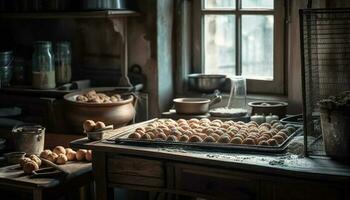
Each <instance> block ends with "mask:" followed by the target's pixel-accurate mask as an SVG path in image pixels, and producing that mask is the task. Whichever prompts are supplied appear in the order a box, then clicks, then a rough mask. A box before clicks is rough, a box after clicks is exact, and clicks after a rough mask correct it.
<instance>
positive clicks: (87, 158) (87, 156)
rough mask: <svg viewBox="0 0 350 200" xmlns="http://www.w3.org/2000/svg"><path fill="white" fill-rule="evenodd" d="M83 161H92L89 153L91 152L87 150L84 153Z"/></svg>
mask: <svg viewBox="0 0 350 200" xmlns="http://www.w3.org/2000/svg"><path fill="white" fill-rule="evenodd" d="M85 159H86V160H87V161H92V151H91V150H87V151H86V154H85Z"/></svg>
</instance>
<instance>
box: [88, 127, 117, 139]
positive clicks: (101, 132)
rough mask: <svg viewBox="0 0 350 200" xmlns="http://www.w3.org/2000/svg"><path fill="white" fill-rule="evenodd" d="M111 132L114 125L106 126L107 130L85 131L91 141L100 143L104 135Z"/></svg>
mask: <svg viewBox="0 0 350 200" xmlns="http://www.w3.org/2000/svg"><path fill="white" fill-rule="evenodd" d="M110 130H113V125H109V126H106V127H105V128H103V129H101V130H96V131H90V132H86V131H85V133H86V135H87V137H88V139H89V140H92V141H98V140H102V139H103V135H104V133H105V132H108V131H110Z"/></svg>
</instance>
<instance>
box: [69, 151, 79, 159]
mask: <svg viewBox="0 0 350 200" xmlns="http://www.w3.org/2000/svg"><path fill="white" fill-rule="evenodd" d="M76 154H77V152H75V151H74V150H71V151H67V159H68V160H69V161H72V160H75V159H76Z"/></svg>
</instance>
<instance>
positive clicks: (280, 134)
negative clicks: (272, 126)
mask: <svg viewBox="0 0 350 200" xmlns="http://www.w3.org/2000/svg"><path fill="white" fill-rule="evenodd" d="M277 135H279V136H282V137H283V139H284V140H286V139H287V138H288V135H287V134H286V133H283V132H278V133H277V134H276V135H275V136H277Z"/></svg>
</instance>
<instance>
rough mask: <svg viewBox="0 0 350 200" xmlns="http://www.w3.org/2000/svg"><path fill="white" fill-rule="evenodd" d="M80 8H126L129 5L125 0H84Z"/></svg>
mask: <svg viewBox="0 0 350 200" xmlns="http://www.w3.org/2000/svg"><path fill="white" fill-rule="evenodd" d="M81 6H82V8H83V9H86V10H101V9H117V10H127V9H128V8H129V5H128V3H127V1H125V0H84V1H82V5H81Z"/></svg>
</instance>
